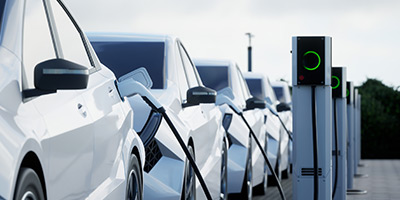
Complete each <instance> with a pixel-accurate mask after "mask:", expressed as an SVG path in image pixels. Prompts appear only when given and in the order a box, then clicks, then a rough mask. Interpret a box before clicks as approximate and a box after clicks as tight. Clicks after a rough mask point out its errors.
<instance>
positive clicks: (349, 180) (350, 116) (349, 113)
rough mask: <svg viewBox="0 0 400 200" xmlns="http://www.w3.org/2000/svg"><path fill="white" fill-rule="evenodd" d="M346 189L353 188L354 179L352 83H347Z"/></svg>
mask: <svg viewBox="0 0 400 200" xmlns="http://www.w3.org/2000/svg"><path fill="white" fill-rule="evenodd" d="M346 90H347V91H346V96H347V189H352V188H353V178H354V167H353V165H354V156H353V155H354V153H353V135H354V106H353V105H354V86H353V82H347V89H346Z"/></svg>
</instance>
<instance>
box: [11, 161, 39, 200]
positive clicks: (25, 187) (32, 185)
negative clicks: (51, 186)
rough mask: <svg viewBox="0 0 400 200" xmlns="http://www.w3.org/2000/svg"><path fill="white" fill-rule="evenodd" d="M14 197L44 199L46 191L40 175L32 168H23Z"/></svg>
mask: <svg viewBox="0 0 400 200" xmlns="http://www.w3.org/2000/svg"><path fill="white" fill-rule="evenodd" d="M14 199H18V200H19V199H21V200H42V199H44V193H43V188H42V184H41V182H40V179H39V176H38V175H37V174H36V172H35V171H34V170H33V169H31V168H21V170H20V171H19V175H18V180H17V185H16V187H15V194H14Z"/></svg>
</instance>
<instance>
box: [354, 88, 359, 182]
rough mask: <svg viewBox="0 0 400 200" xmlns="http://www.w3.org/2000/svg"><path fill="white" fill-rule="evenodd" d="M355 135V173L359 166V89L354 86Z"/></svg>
mask: <svg viewBox="0 0 400 200" xmlns="http://www.w3.org/2000/svg"><path fill="white" fill-rule="evenodd" d="M353 107H354V113H353V116H354V135H353V159H354V164H353V168H354V175H356V174H358V173H357V168H358V139H357V138H358V136H357V135H358V89H355V88H354V104H353Z"/></svg>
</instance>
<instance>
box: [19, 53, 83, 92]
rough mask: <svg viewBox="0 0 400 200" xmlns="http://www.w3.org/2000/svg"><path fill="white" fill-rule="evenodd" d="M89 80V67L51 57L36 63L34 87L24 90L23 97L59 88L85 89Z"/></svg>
mask: <svg viewBox="0 0 400 200" xmlns="http://www.w3.org/2000/svg"><path fill="white" fill-rule="evenodd" d="M88 80H89V69H87V68H86V67H84V66H82V65H79V64H76V63H73V62H70V61H67V60H64V59H51V60H47V61H44V62H41V63H39V64H37V65H36V67H35V71H34V83H35V88H36V89H30V90H25V91H24V96H25V98H29V97H34V96H40V95H43V94H50V93H55V92H56V91H57V90H59V89H63V90H68V89H85V88H86V87H87V84H88Z"/></svg>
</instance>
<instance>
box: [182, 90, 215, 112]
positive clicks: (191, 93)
mask: <svg viewBox="0 0 400 200" xmlns="http://www.w3.org/2000/svg"><path fill="white" fill-rule="evenodd" d="M186 97H187V103H185V104H184V105H183V107H188V106H193V105H199V104H201V103H215V100H216V98H217V92H216V91H215V90H213V89H210V88H207V87H203V86H198V87H194V88H190V89H189V90H188V91H187V92H186Z"/></svg>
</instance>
